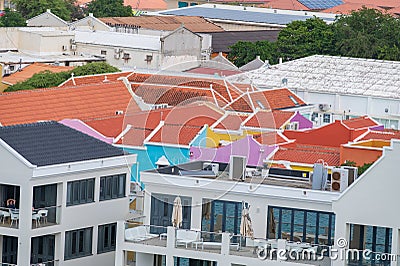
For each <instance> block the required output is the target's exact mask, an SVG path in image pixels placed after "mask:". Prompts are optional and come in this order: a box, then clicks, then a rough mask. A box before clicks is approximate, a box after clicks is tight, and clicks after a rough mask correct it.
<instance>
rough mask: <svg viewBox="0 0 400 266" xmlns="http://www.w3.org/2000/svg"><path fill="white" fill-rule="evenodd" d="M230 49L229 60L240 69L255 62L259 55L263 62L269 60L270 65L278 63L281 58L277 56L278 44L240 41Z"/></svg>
mask: <svg viewBox="0 0 400 266" xmlns="http://www.w3.org/2000/svg"><path fill="white" fill-rule="evenodd" d="M229 48H230V49H231V51H230V53H229V55H228V59H229V60H231V61H232V62H233V63H234V64H235V65H236V66H238V67H240V66H243V65H245V64H247V63H248V62H250V61H252V60H254V59H255V58H256V56H257V55H259V56H260V59H261V60H269V61H270V63H276V62H277V58H278V57H279V56H278V55H277V49H276V43H274V42H269V41H257V42H245V41H239V42H237V43H235V44H234V45H232V46H230V47H229Z"/></svg>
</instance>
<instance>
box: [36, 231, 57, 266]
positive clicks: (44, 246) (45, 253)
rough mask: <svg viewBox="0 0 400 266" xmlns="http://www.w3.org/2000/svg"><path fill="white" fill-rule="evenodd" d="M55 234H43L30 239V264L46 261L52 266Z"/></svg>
mask: <svg viewBox="0 0 400 266" xmlns="http://www.w3.org/2000/svg"><path fill="white" fill-rule="evenodd" d="M54 245H55V236H54V235H45V236H38V237H33V238H32V239H31V264H36V263H43V262H44V263H46V266H47V265H48V266H54Z"/></svg>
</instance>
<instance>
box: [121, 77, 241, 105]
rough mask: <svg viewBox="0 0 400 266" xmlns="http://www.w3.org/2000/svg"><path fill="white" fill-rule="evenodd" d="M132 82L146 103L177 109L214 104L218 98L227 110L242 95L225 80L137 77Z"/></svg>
mask: <svg viewBox="0 0 400 266" xmlns="http://www.w3.org/2000/svg"><path fill="white" fill-rule="evenodd" d="M128 80H129V81H130V82H131V84H132V89H133V91H134V92H135V94H137V95H138V96H140V97H142V98H143V99H144V101H145V102H146V103H157V104H161V103H168V104H169V105H177V104H178V103H182V102H187V101H189V102H190V101H196V99H197V100H199V99H202V100H206V101H211V102H214V96H215V98H216V100H217V101H218V104H219V106H225V105H227V104H228V103H229V102H230V101H232V100H233V99H236V98H238V97H239V95H240V94H241V91H240V90H239V89H238V88H236V87H235V86H234V85H232V84H230V83H228V82H226V83H225V82H224V80H222V79H211V78H198V77H190V76H170V75H150V74H139V73H133V74H132V75H130V76H129V77H128ZM210 88H212V90H211V89H210ZM212 91H213V92H212ZM213 95H214V96H213Z"/></svg>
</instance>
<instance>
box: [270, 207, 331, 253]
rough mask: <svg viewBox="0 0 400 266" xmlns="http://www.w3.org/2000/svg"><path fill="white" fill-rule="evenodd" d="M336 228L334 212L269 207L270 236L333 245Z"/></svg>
mask: <svg viewBox="0 0 400 266" xmlns="http://www.w3.org/2000/svg"><path fill="white" fill-rule="evenodd" d="M334 228H335V215H334V214H333V213H329V212H318V211H312V210H302V209H293V208H285V207H273V206H270V207H269V209H268V222H267V237H269V238H275V239H286V240H290V241H301V242H308V243H315V244H323V245H331V244H332V243H333V241H332V240H333V236H334Z"/></svg>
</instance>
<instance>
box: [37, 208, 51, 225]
mask: <svg viewBox="0 0 400 266" xmlns="http://www.w3.org/2000/svg"><path fill="white" fill-rule="evenodd" d="M48 213H49V210H39V211H38V215H39V217H40V220H42V221H43V223H47V214H48Z"/></svg>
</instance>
